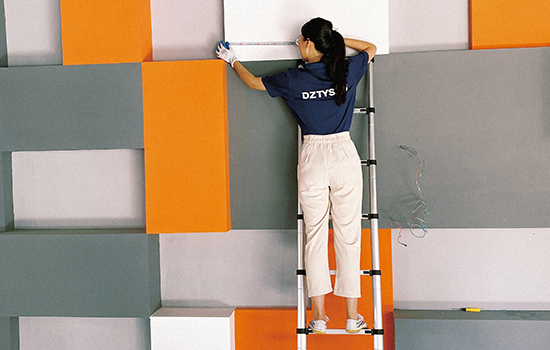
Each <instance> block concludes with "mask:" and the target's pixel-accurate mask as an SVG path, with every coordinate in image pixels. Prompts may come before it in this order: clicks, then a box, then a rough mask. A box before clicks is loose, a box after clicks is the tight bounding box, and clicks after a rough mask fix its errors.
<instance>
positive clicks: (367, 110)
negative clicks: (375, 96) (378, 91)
mask: <svg viewBox="0 0 550 350" xmlns="http://www.w3.org/2000/svg"><path fill="white" fill-rule="evenodd" d="M375 112H376V110H375V109H374V107H363V108H354V109H353V113H354V114H359V113H365V114H366V113H375Z"/></svg>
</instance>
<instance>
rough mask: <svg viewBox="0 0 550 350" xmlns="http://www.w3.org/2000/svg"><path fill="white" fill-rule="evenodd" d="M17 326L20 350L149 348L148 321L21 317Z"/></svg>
mask: <svg viewBox="0 0 550 350" xmlns="http://www.w3.org/2000/svg"><path fill="white" fill-rule="evenodd" d="M20 325H21V327H20V328H21V331H20V334H21V349H20V350H74V349H79V350H150V349H151V341H150V339H151V337H150V330H149V319H148V318H80V317H70V318H69V317H21V318H20ZM18 350H19V349H18Z"/></svg>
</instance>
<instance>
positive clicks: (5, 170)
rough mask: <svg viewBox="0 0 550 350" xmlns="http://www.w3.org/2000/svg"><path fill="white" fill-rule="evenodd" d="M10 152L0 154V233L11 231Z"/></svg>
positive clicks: (11, 188)
mask: <svg viewBox="0 0 550 350" xmlns="http://www.w3.org/2000/svg"><path fill="white" fill-rule="evenodd" d="M11 164H12V163H11V152H0V232H5V231H9V230H13V227H14V213H13V186H12V167H11Z"/></svg>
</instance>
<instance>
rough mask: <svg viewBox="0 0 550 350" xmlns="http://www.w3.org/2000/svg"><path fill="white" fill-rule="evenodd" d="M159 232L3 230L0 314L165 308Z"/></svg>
mask: <svg viewBox="0 0 550 350" xmlns="http://www.w3.org/2000/svg"><path fill="white" fill-rule="evenodd" d="M158 271H159V255H158V236H156V235H147V234H145V233H143V230H142V229H140V230H123V229H118V230H65V231H64V230H37V231H18V230H15V231H11V232H8V233H6V234H3V235H0V275H1V276H2V283H1V284H0V300H1V302H0V316H13V315H17V316H54V317H55V316H63V317H137V318H147V317H149V316H150V315H151V314H152V313H153V312H154V311H155V310H157V309H158V308H159V307H160V280H159V273H158Z"/></svg>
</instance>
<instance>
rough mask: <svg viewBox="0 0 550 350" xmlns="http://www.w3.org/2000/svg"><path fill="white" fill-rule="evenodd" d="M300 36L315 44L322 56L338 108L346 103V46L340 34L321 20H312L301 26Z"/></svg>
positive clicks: (325, 21) (328, 23) (329, 24)
mask: <svg viewBox="0 0 550 350" xmlns="http://www.w3.org/2000/svg"><path fill="white" fill-rule="evenodd" d="M302 36H303V37H304V39H306V40H310V41H312V42H313V43H314V44H315V48H316V49H317V51H319V52H321V53H322V54H323V58H322V59H321V62H323V63H325V65H326V69H327V75H328V77H329V78H330V80H332V83H333V86H334V92H335V93H336V96H335V100H336V104H337V105H338V106H341V105H343V104H344V102H346V95H347V77H348V65H347V63H346V45H345V44H344V38H343V37H342V35H341V34H340V33H338V32H337V31H335V30H333V28H332V23H331V22H330V21H327V20H326V19H323V18H314V19H312V20H310V21H309V22H307V23H306V24H304V25H303V26H302Z"/></svg>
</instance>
